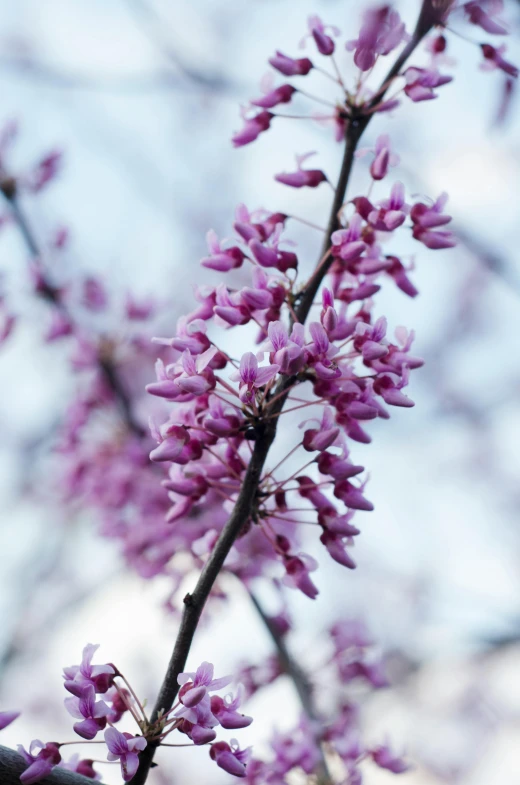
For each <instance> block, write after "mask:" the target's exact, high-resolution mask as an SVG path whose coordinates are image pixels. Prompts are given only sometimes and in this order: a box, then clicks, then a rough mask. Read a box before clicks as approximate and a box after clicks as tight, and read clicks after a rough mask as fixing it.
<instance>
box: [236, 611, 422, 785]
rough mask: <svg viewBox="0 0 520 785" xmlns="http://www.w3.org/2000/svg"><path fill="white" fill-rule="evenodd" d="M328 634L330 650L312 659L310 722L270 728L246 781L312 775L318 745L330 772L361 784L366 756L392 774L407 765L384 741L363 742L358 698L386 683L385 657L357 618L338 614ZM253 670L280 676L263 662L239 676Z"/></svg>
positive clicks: (258, 783)
mask: <svg viewBox="0 0 520 785" xmlns="http://www.w3.org/2000/svg"><path fill="white" fill-rule="evenodd" d="M282 637H285V633H284V634H283V636H282ZM327 639H328V642H329V647H330V651H329V653H328V654H327V656H326V658H325V660H324V661H323V662H322V663H320V664H319V665H316V663H315V664H314V666H313V671H312V674H313V675H312V677H311V681H310V689H311V691H312V694H313V695H314V696H315V698H316V704H317V706H316V716H315V717H314V719H313V721H312V722H309V719H308V718H307V717H302V718H301V719H300V722H299V723H298V725H297V726H296V727H295V728H291V729H290V730H289V731H288V732H284V733H282V732H280V731H277V732H276V733H275V735H274V736H273V738H272V740H271V743H270V753H271V756H270V758H269V759H267V760H260V759H256V758H253V759H252V760H251V762H250V763H249V766H248V768H247V778H246V781H247V782H248V783H250V785H262V783H265V782H282V781H286V779H290V777H291V774H292V775H294V774H296V772H298V771H303V772H305V774H307V775H311V774H312V773H313V772H315V771H316V770H317V767H319V766H320V765H324V764H323V763H321V764H320V761H322V755H323V752H322V750H321V749H320V747H321V746H322V745H325V746H324V747H323V749H324V750H326V753H325V765H329V766H330V767H331V768H332V765H333V762H334V771H337V772H340V771H341V772H342V776H341V778H340V781H341V782H348V783H361V781H362V771H361V767H362V765H363V764H364V763H365V762H366V761H370V760H371V761H372V762H373V763H375V764H376V765H377V766H379V767H380V768H382V769H386V770H387V771H390V772H392V773H394V774H400V773H402V772H405V771H407V770H408V769H409V766H408V764H407V763H406V762H405V761H404V760H403V758H402V757H400V756H398V755H396V754H395V753H393V752H392V751H391V749H390V747H389V746H388V744H387V743H382V744H373V743H370V744H366V743H364V741H363V739H362V734H361V727H360V726H361V722H360V720H361V716H360V715H361V705H360V700H361V699H362V697H363V695H364V694H366V693H367V690H380V689H382V688H384V687H386V686H387V685H388V682H387V680H386V676H385V666H384V661H383V659H382V658H381V657H380V656H379V655H377V654H376V653H375V651H374V644H373V640H372V638H371V636H370V635H369V634H368V631H367V629H366V627H365V625H364V624H363V623H362V622H361V621H360V620H359V619H342V620H341V621H338V622H335V623H334V624H332V626H331V627H330V628H329V630H328V631H327ZM252 669H255V670H256V671H257V673H260V671H262V670H263V673H264V677H263V680H262V683H263V684H270V683H272V681H273V680H274V679H275V678H277V677H278V675H280V674H277V675H276V676H275V675H273V674H272V672H271V669H270V668H269V667H267V668H266V667H265V665H264V666H261V665H256V666H248V667H247V668H244V669H243V671H242V675H247V673H250V672H251V670H252ZM318 674H319V676H318ZM315 682H316V683H315ZM318 682H319V684H318ZM331 685H334V688H333V689H331ZM338 685H341V688H340V689H338Z"/></svg>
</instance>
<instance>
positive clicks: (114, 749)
mask: <svg viewBox="0 0 520 785" xmlns="http://www.w3.org/2000/svg"><path fill="white" fill-rule="evenodd" d="M105 742H106V745H107V747H108V749H109V752H108V754H107V760H110V761H115V760H118V761H119V763H120V764H121V774H122V776H123V779H124V781H125V782H128V781H129V780H131V779H132V777H133V776H134V774H135V773H136V771H137V769H138V766H139V754H138V753H139V752H141V751H142V750H144V748H145V747H146V739H144V738H143V737H142V736H132V734H131V733H120V731H118V730H117V728H107V729H106V731H105Z"/></svg>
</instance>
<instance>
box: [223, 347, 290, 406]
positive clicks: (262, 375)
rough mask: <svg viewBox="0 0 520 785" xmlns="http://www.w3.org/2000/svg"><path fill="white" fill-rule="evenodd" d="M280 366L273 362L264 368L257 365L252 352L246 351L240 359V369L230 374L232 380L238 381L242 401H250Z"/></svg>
mask: <svg viewBox="0 0 520 785" xmlns="http://www.w3.org/2000/svg"><path fill="white" fill-rule="evenodd" d="M279 370H280V366H279V365H276V363H275V364H273V365H267V366H265V367H264V368H259V367H258V360H257V359H256V357H255V355H254V354H253V353H252V352H246V353H245V354H244V355H243V357H242V359H241V360H240V370H239V371H238V372H237V373H234V374H232V375H231V377H230V378H231V379H233V381H240V392H239V397H240V400H241V401H243V403H251V402H252V401H253V400H254V397H255V394H256V391H257V390H258V389H259V388H260V387H263V385H264V384H267V383H268V382H270V381H271V379H273V378H274V377H275V376H276V374H277V373H278V371H279Z"/></svg>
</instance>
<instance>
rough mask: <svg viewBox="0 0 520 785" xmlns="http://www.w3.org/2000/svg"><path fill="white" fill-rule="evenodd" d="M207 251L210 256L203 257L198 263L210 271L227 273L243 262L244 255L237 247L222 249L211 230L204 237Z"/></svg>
mask: <svg viewBox="0 0 520 785" xmlns="http://www.w3.org/2000/svg"><path fill="white" fill-rule="evenodd" d="M206 241H207V243H208V249H209V252H210V256H205V257H204V259H201V261H200V263H201V264H202V266H203V267H209V268H210V269H211V270H218V271H219V272H221V273H227V272H228V271H229V270H234V269H236V268H237V267H241V266H242V262H243V261H244V258H245V257H244V253H243V251H241V250H240V248H238V247H237V246H233V247H232V248H226V249H223V248H222V246H221V244H220V243H219V240H218V237H217V235H216V234H215V232H214V231H213V230H212V229H211V230H210V231H209V232H208V233H207V235H206Z"/></svg>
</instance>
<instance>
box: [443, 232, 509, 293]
mask: <svg viewBox="0 0 520 785" xmlns="http://www.w3.org/2000/svg"><path fill="white" fill-rule="evenodd" d="M453 231H454V232H455V235H456V236H457V237H458V238H459V240H460V241H461V242H462V244H463V245H464V246H465V247H466V249H467V250H468V251H469V252H470V253H471V254H472V255H473V256H475V258H476V259H478V260H479V261H480V262H481V263H482V265H483V266H484V267H485V268H486V270H489V272H490V273H493V274H494V275H496V276H498V277H499V278H501V279H502V281H503V282H504V283H505V284H507V286H509V287H510V288H511V290H512V291H513V292H514V293H515V294H517V295H520V278H519V277H516V276H515V275H514V274H512V272H511V269H510V268H509V266H508V265H507V264H506V262H505V260H504V258H503V256H501V255H500V253H497V252H496V251H495V250H494V249H491V248H490V247H489V246H487V245H485V243H484V242H483V240H482V238H480V237H476V236H475V234H473V232H471V231H470V230H469V229H467V228H466V227H464V226H461V225H460V224H457V225H456V227H455V228H454V230H453Z"/></svg>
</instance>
